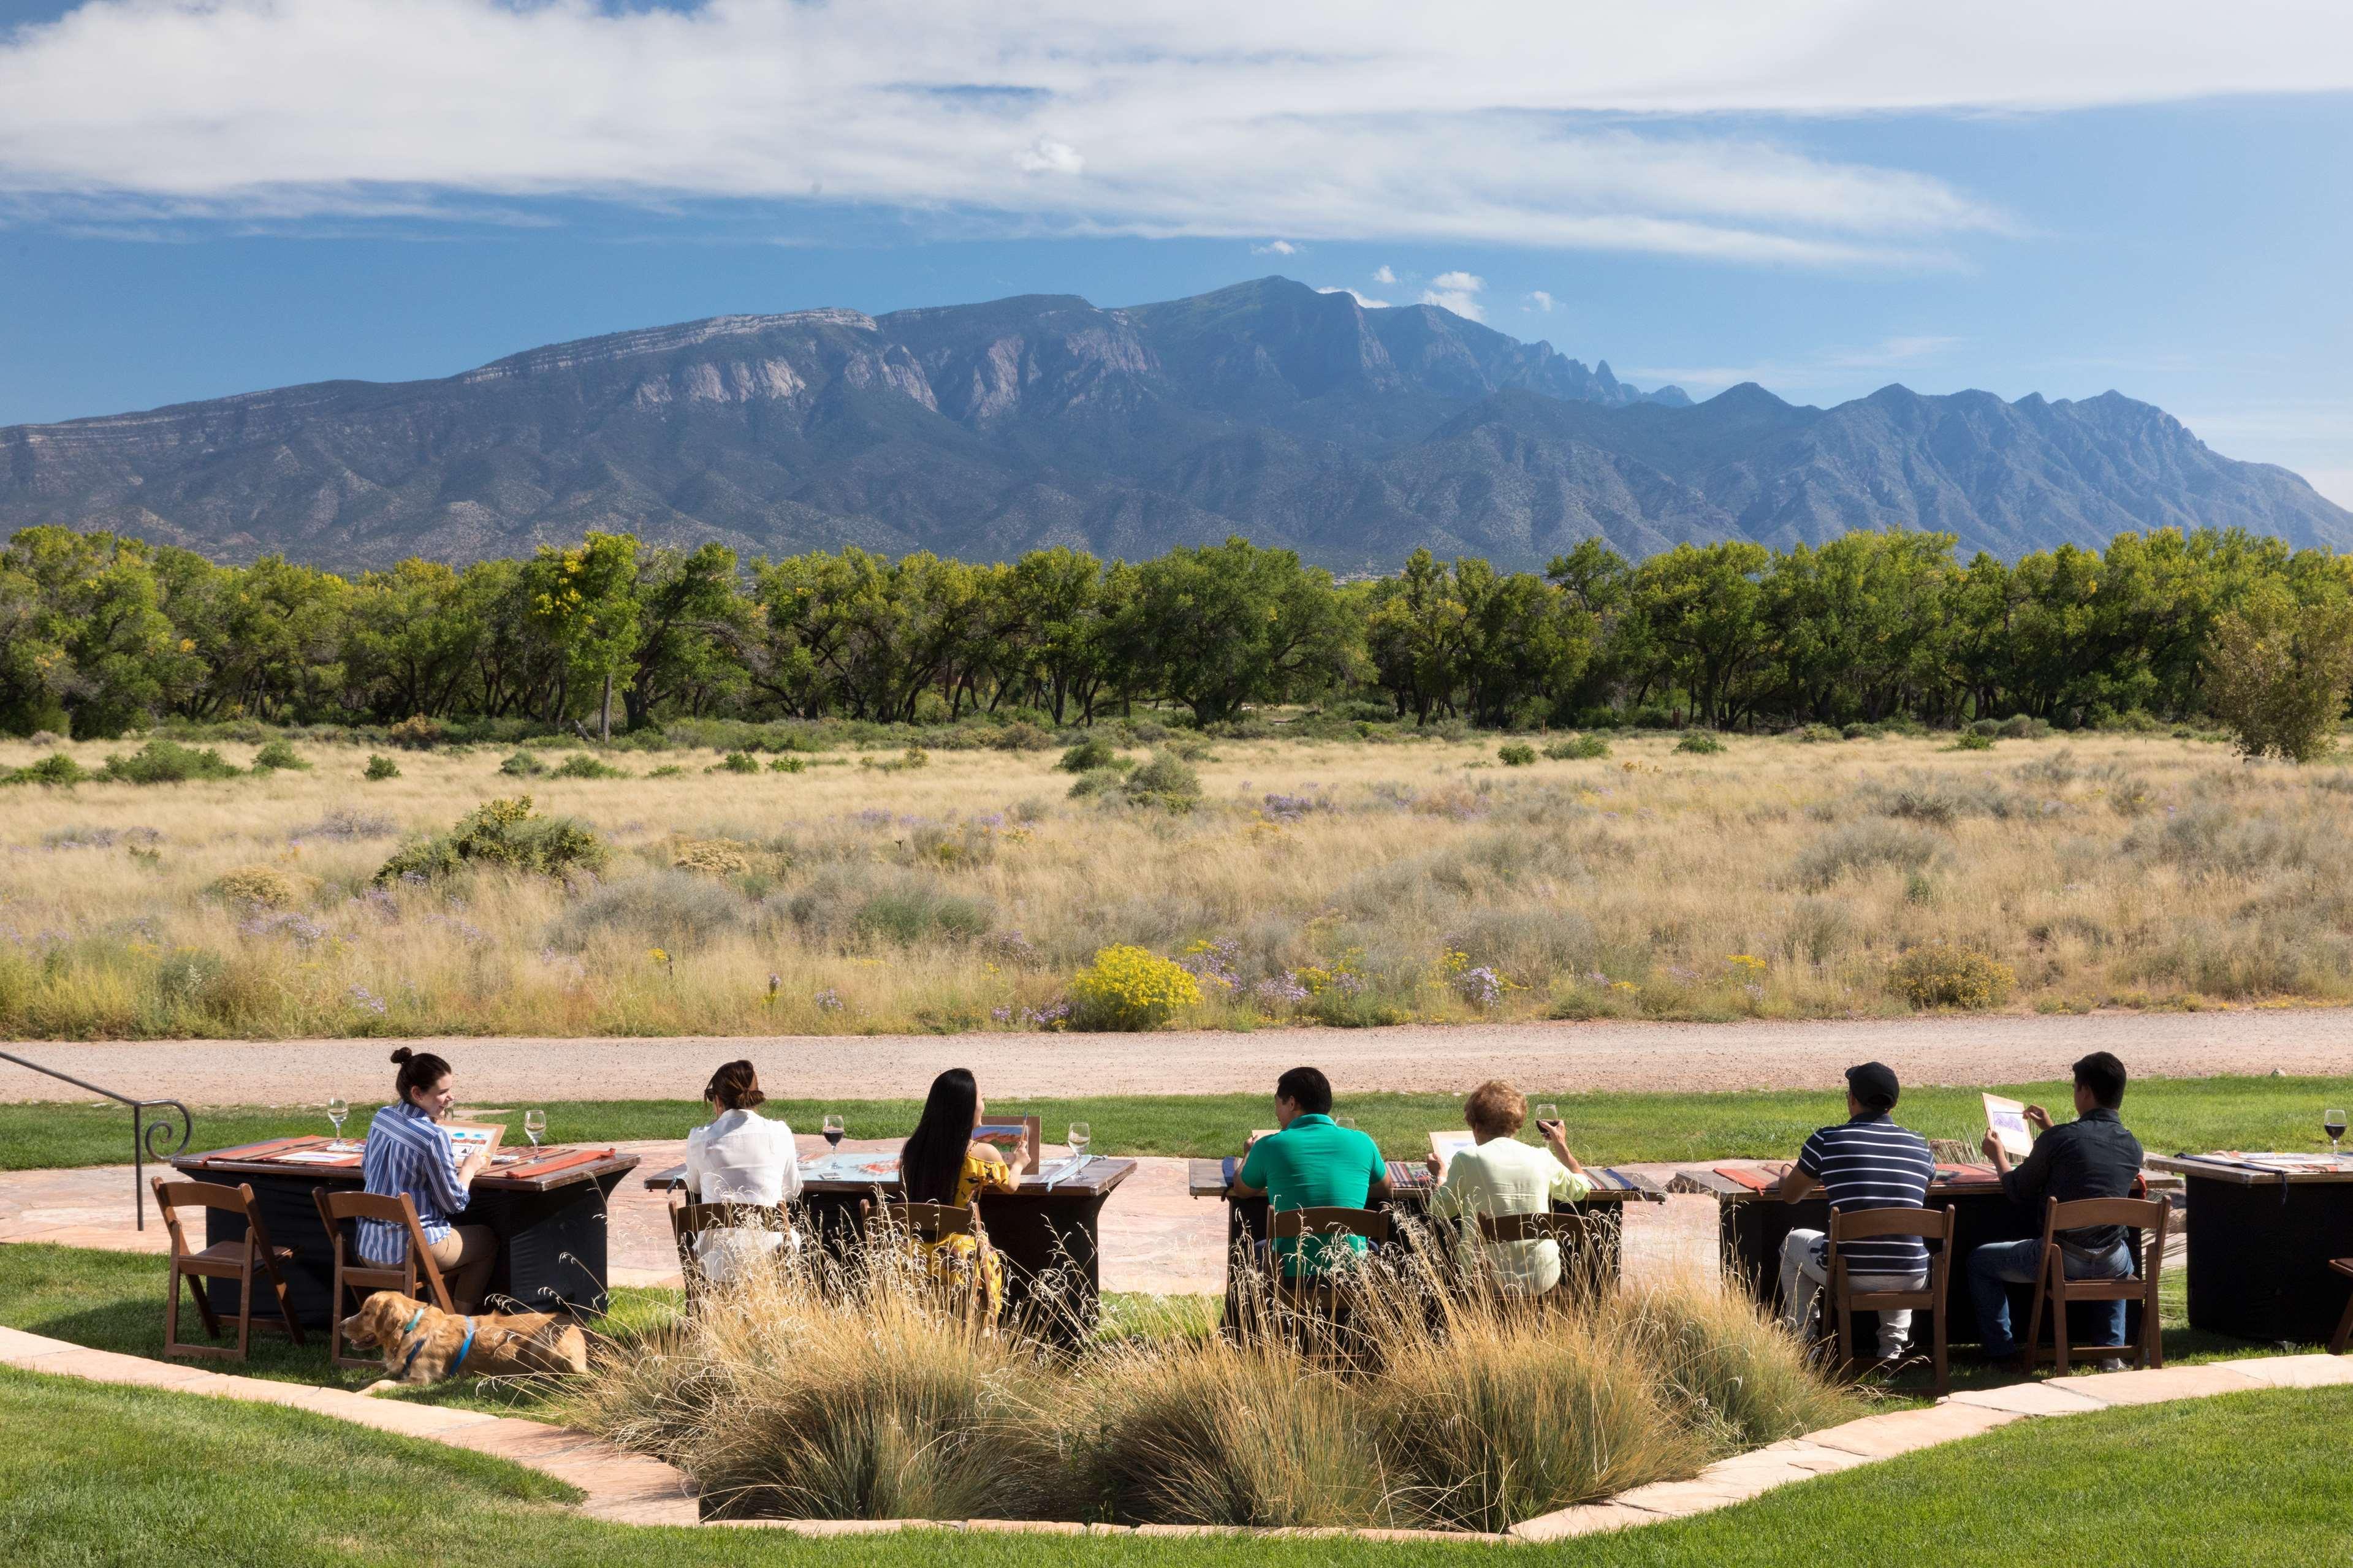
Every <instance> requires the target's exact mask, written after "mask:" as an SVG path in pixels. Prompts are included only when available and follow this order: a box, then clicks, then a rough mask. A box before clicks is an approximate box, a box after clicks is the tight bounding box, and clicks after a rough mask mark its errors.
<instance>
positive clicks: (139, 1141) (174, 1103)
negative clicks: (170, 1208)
mask: <svg viewBox="0 0 2353 1568" xmlns="http://www.w3.org/2000/svg"><path fill="white" fill-rule="evenodd" d="M0 1061H10V1062H15V1063H16V1065H17V1066H18V1067H20V1068H32V1069H33V1071H35V1072H37V1073H46V1074H47V1075H48V1076H49V1077H51V1078H53V1079H57V1080H58V1082H59V1083H69V1084H71V1085H73V1086H74V1087H75V1088H76V1089H88V1090H89V1091H90V1093H92V1094H102V1095H104V1096H106V1098H107V1099H109V1100H113V1101H115V1102H116V1103H117V1104H120V1105H127V1106H129V1107H130V1108H131V1183H132V1188H131V1202H132V1213H133V1214H134V1215H136V1216H137V1222H138V1227H139V1228H140V1229H141V1230H145V1229H146V1228H147V1162H148V1161H150V1160H156V1161H164V1160H169V1159H170V1158H171V1157H172V1156H173V1155H174V1154H177V1153H179V1152H181V1151H182V1150H184V1149H185V1148H186V1147H187V1146H188V1137H189V1135H190V1134H191V1133H193V1132H194V1131H195V1126H196V1120H195V1117H193V1116H191V1115H189V1114H188V1108H187V1107H186V1106H185V1105H183V1104H181V1103H180V1102H179V1101H178V1100H133V1099H132V1097H131V1096H129V1095H127V1094H117V1093H115V1092H114V1090H112V1089H101V1088H100V1087H99V1086H98V1085H97V1084H94V1083H89V1082H85V1081H84V1080H82V1079H78V1078H76V1077H74V1076H73V1075H72V1074H71V1073H63V1072H59V1071H58V1069H57V1068H45V1067H43V1066H42V1065H41V1064H40V1063H38V1062H31V1061H26V1059H25V1058H23V1057H20V1056H16V1055H13V1054H11V1053H10V1052H7V1051H0ZM151 1111H159V1112H162V1114H161V1115H160V1116H158V1117H157V1118H156V1119H155V1120H153V1121H149V1120H148V1113H149V1112H151ZM174 1117H177V1119H178V1121H177V1125H178V1127H179V1131H180V1141H179V1142H177V1143H174V1144H173V1145H172V1146H171V1147H170V1148H168V1149H166V1148H164V1147H163V1146H162V1144H163V1141H164V1139H167V1138H169V1137H170V1136H171V1135H172V1129H173V1126H174Z"/></svg>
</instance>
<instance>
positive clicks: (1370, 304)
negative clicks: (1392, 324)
mask: <svg viewBox="0 0 2353 1568" xmlns="http://www.w3.org/2000/svg"><path fill="white" fill-rule="evenodd" d="M1315 291H1316V292H1317V293H1318V294H1345V295H1347V296H1348V298H1350V299H1351V300H1355V301H1356V303H1357V304H1359V305H1362V306H1363V307H1364V308H1365V309H1366V310H1388V308H1389V302H1388V300H1376V299H1374V298H1373V297H1372V296H1371V295H1370V294H1364V293H1359V292H1358V291H1357V290H1356V289H1350V288H1347V287H1345V285H1340V284H1327V285H1325V286H1324V287H1322V288H1319V289H1316V290H1315Z"/></svg>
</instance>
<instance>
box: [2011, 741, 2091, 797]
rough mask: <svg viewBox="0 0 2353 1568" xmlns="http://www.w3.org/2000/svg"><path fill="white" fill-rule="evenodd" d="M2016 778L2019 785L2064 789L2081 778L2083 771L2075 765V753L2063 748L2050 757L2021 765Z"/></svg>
mask: <svg viewBox="0 0 2353 1568" xmlns="http://www.w3.org/2000/svg"><path fill="white" fill-rule="evenodd" d="M2017 776H2018V778H2019V779H2020V781H2021V783H2025V784H2041V785H2042V786H2044V787H2045V788H2049V789H2064V788H2065V787H2066V786H2067V785H2069V784H2073V783H2074V782H2075V781H2076V780H2077V779H2079V778H2081V777H2082V776H2083V770H2082V769H2081V768H2078V767H2077V766H2076V765H2075V753H2074V752H2072V751H2069V750H2067V749H2066V748H2065V747H2061V748H2060V749H2059V750H2058V751H2056V752H2052V754H2051V755H2050V756H2047V757H2037V758H2035V759H2034V760H2033V761H2032V762H2031V763H2021V764H2019V769H2018V775H2017Z"/></svg>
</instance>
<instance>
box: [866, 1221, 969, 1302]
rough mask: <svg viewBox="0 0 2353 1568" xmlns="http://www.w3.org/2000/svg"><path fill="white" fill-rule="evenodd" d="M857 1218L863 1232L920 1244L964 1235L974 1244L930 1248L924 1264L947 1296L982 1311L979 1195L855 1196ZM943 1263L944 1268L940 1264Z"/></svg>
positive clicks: (926, 1244)
mask: <svg viewBox="0 0 2353 1568" xmlns="http://www.w3.org/2000/svg"><path fill="white" fill-rule="evenodd" d="M858 1216H859V1223H860V1226H862V1227H863V1228H864V1230H865V1231H866V1234H867V1235H868V1237H874V1238H879V1237H903V1238H905V1239H906V1240H908V1241H912V1242H914V1243H916V1244H918V1245H920V1246H922V1247H924V1248H926V1249H929V1248H933V1247H937V1246H938V1245H939V1244H940V1243H941V1242H943V1241H945V1240H947V1239H948V1238H949V1237H957V1236H969V1237H973V1238H974V1240H975V1242H976V1245H975V1246H974V1247H973V1248H972V1249H971V1250H970V1251H969V1252H965V1251H962V1250H957V1251H954V1252H933V1253H931V1255H930V1266H931V1267H932V1268H934V1270H935V1271H936V1276H935V1277H936V1278H938V1279H939V1281H940V1284H941V1285H942V1286H943V1287H944V1289H946V1290H947V1291H948V1293H949V1295H950V1298H951V1300H955V1301H956V1302H957V1303H958V1304H960V1305H961V1306H962V1308H963V1309H964V1310H966V1311H969V1312H972V1313H974V1314H975V1315H976V1316H985V1315H986V1313H987V1304H988V1288H987V1280H986V1279H983V1277H982V1274H981V1270H982V1269H983V1268H985V1267H987V1266H986V1265H985V1264H984V1263H983V1262H982V1261H981V1258H982V1257H983V1255H984V1254H986V1253H987V1249H988V1232H987V1229H986V1228H984V1227H983V1226H982V1225H981V1223H980V1200H979V1199H978V1198H975V1199H974V1200H973V1201H972V1202H970V1203H968V1204H965V1205H955V1204H919V1203H895V1204H881V1205H876V1204H872V1203H869V1202H868V1201H867V1200H865V1199H863V1198H860V1200H859V1203H858ZM943 1265H944V1267H943Z"/></svg>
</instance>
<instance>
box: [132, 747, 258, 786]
mask: <svg viewBox="0 0 2353 1568" xmlns="http://www.w3.org/2000/svg"><path fill="white" fill-rule="evenodd" d="M237 773H238V770H237V765H236V764H235V763H231V762H229V761H228V760H227V759H226V758H224V757H223V756H222V755H221V754H220V753H219V752H216V751H214V750H213V749H212V748H211V747H210V746H206V747H205V748H204V749H203V750H201V751H199V750H196V749H195V748H193V747H189V746H183V745H181V744H180V743H179V742H176V741H150V742H147V743H146V744H145V745H143V746H142V747H140V748H139V749H138V750H137V751H136V752H132V754H131V755H129V756H127V757H125V756H120V755H117V756H111V757H109V758H107V759H106V771H105V772H104V773H102V774H100V777H102V778H108V779H119V780H121V781H122V782H124V783H127V784H186V783H188V782H190V781H191V780H195V779H233V778H235V777H237Z"/></svg>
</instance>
